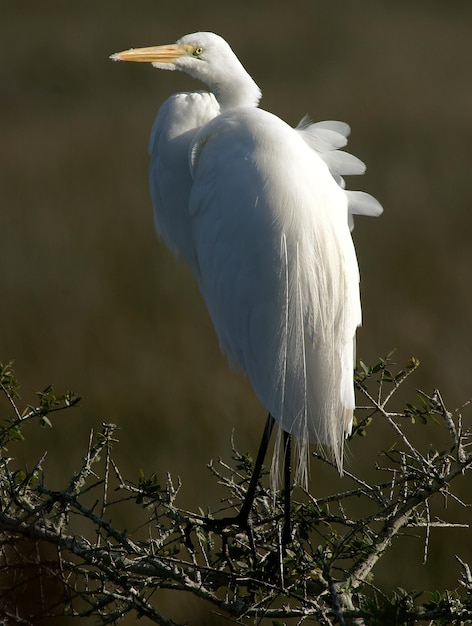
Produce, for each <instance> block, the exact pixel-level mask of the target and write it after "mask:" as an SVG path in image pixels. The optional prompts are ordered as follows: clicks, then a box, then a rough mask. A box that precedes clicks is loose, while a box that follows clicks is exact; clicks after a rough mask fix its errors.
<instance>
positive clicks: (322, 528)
mask: <svg viewBox="0 0 472 626" xmlns="http://www.w3.org/2000/svg"><path fill="white" fill-rule="evenodd" d="M417 367H418V363H417V361H415V360H411V361H409V362H408V363H407V365H406V367H405V368H404V369H403V370H400V371H399V372H396V373H393V372H392V371H391V368H392V364H391V362H390V360H389V359H384V360H382V361H380V363H379V364H377V365H376V366H374V367H367V366H365V365H364V364H362V363H361V365H360V367H359V368H358V370H357V373H356V384H357V388H358V392H359V395H360V397H361V398H363V403H364V404H363V405H362V406H361V407H359V409H358V411H357V424H356V427H355V429H354V434H353V436H356V435H357V436H358V435H363V434H365V432H366V429H367V428H368V427H369V426H370V425H372V424H377V423H380V422H381V421H384V422H385V421H386V422H387V423H388V424H389V426H390V427H391V428H392V429H393V430H392V432H393V435H394V438H395V439H394V445H391V446H389V448H388V449H387V450H386V451H384V452H382V453H381V455H382V457H383V459H384V461H383V463H382V465H377V473H378V475H379V476H380V477H381V480H379V481H377V482H374V483H373V482H372V481H368V480H366V479H365V478H364V477H362V476H357V475H354V474H353V473H351V472H345V478H344V481H345V486H344V489H343V491H342V492H340V493H334V494H331V495H328V496H326V497H323V498H318V499H316V498H315V497H314V496H313V495H312V494H310V493H307V492H304V491H303V490H300V497H298V498H294V501H293V538H292V543H291V545H290V546H289V547H288V548H282V546H281V541H280V536H281V520H282V511H283V500H282V499H281V497H280V496H279V494H274V493H272V492H271V490H270V489H269V488H268V487H263V486H262V485H261V487H260V490H259V492H258V495H257V498H256V503H255V507H254V513H253V521H254V525H253V526H254V527H253V532H254V540H255V545H256V550H257V554H256V555H254V553H253V550H251V546H250V543H249V541H248V538H247V536H246V535H245V533H243V532H241V531H240V530H239V529H237V528H229V529H226V530H224V531H222V532H221V536H218V534H216V533H215V532H214V531H213V530H212V529H211V527H210V526H209V525H208V524H207V523H206V518H205V517H202V516H201V515H197V514H194V513H190V512H188V511H185V510H182V509H181V508H179V507H178V505H177V502H178V496H179V489H180V483H178V484H177V485H175V484H174V482H173V481H172V479H171V477H170V476H167V480H166V481H165V483H164V484H162V485H161V483H160V481H159V480H158V478H157V476H156V475H152V476H150V477H145V476H144V475H141V476H140V477H139V481H138V483H133V482H132V481H128V480H126V479H125V478H123V475H122V473H121V472H120V470H119V468H118V465H117V463H116V461H115V459H114V457H113V446H114V445H115V446H116V444H117V440H116V438H115V429H116V427H115V426H114V425H113V424H104V425H103V426H102V430H101V432H100V433H99V434H93V433H91V436H90V440H89V444H88V447H87V450H86V452H85V454H84V457H83V460H82V464H81V467H80V469H79V470H78V471H77V472H76V473H75V474H74V476H72V478H71V479H70V480H68V481H66V482H65V485H64V488H63V489H59V490H52V489H50V488H49V487H48V486H47V475H46V472H45V466H46V457H45V456H43V457H42V458H41V459H40V460H39V461H38V462H36V463H34V464H33V468H32V469H31V470H29V471H25V470H23V469H21V468H15V467H14V460H13V459H12V458H9V457H7V456H2V457H1V459H0V504H1V509H0V531H1V535H0V604H1V606H2V608H0V619H4V620H6V621H7V622H8V623H17V624H30V623H33V620H34V618H35V617H37V616H38V615H40V616H41V617H48V616H49V617H52V616H60V615H71V616H74V615H75V616H81V617H86V616H94V617H95V618H96V619H98V622H99V623H101V624H115V623H118V622H119V621H120V620H121V619H122V617H123V616H125V615H126V614H128V613H132V614H134V615H135V616H145V617H147V618H148V619H149V620H150V621H151V622H153V623H156V624H161V625H166V626H176V623H175V622H174V621H173V620H172V618H171V617H169V616H167V615H164V614H163V612H162V611H161V610H160V608H159V607H158V603H157V602H156V601H155V599H154V594H155V591H156V590H157V589H173V590H178V591H182V592H184V591H185V592H189V593H191V594H193V595H194V596H196V597H197V598H201V599H202V600H205V601H206V602H207V603H209V604H210V605H212V606H213V607H214V608H215V610H217V611H218V612H219V613H223V614H225V615H227V616H230V617H231V618H232V619H233V620H236V621H237V623H239V624H243V623H259V620H260V619H261V618H270V619H272V620H279V619H288V618H290V617H293V618H297V619H298V620H299V621H298V623H300V624H301V623H302V622H305V621H306V620H311V621H316V622H317V623H319V624H323V625H326V626H328V625H332V624H336V623H338V624H341V625H343V624H346V625H348V624H357V625H362V624H367V623H368V624H384V623H398V624H408V623H414V622H415V621H418V620H426V621H429V622H430V623H436V622H437V623H440V622H441V623H456V624H460V623H465V622H466V621H467V620H472V575H471V570H470V567H469V565H468V564H467V563H466V562H465V561H463V560H462V559H461V558H460V557H459V556H457V557H456V558H457V562H458V565H459V566H460V571H459V573H458V578H459V580H458V581H457V584H456V585H455V587H456V590H455V591H454V592H444V593H443V594H441V593H439V592H435V594H433V595H432V596H425V595H424V594H423V595H422V596H420V595H419V594H413V593H407V592H401V593H400V592H397V591H394V592H393V594H391V595H389V594H385V593H381V592H380V591H379V590H377V589H376V588H375V587H374V586H373V584H372V579H371V575H372V571H373V570H374V568H375V565H376V564H377V563H378V561H379V559H381V558H385V559H388V555H389V548H390V546H391V544H392V542H393V541H394V540H396V538H397V537H398V536H399V534H400V531H402V530H403V529H406V528H425V529H426V541H425V555H426V554H427V548H428V543H429V541H430V536H429V530H430V528H432V527H458V528H461V527H463V526H464V525H463V524H457V523H455V522H454V521H450V520H443V519H439V518H438V517H437V516H432V515H431V510H430V504H429V503H430V499H431V497H432V496H434V495H435V494H442V495H443V496H444V497H447V498H453V499H455V500H456V501H457V502H459V503H460V504H463V505H464V506H466V504H465V503H463V502H462V501H461V499H460V498H459V497H458V495H457V494H456V493H455V492H454V489H453V486H454V484H455V480H456V478H457V477H459V476H462V475H464V474H467V473H468V472H469V470H470V469H471V465H472V455H471V454H470V453H469V452H468V445H469V442H468V438H469V433H468V432H467V430H465V429H464V424H463V417H462V415H461V413H460V411H456V412H451V411H449V410H448V409H447V408H446V406H445V404H444V401H443V399H442V396H441V394H440V393H439V391H437V390H435V391H434V392H433V393H432V394H431V395H428V394H425V393H424V392H419V393H418V403H417V405H413V404H407V405H406V406H405V407H404V408H403V409H402V410H398V409H397V410H395V411H393V410H391V409H390V404H391V403H392V401H393V400H394V398H395V392H396V390H397V389H398V388H399V387H400V385H401V384H402V383H403V382H404V381H405V380H406V379H407V378H408V377H409V376H411V374H412V373H413V372H414V371H415V369H416V368H417ZM16 388H17V383H16V380H15V378H14V375H13V372H12V370H11V367H10V366H0V391H1V392H3V394H4V395H5V396H6V399H7V403H8V404H9V406H10V408H11V409H12V411H13V415H12V417H7V418H6V419H5V420H4V426H3V427H2V428H1V429H0V444H1V445H2V450H5V449H6V446H7V444H8V446H9V447H11V446H12V445H13V444H14V443H15V441H16V440H18V439H20V438H22V437H23V436H24V435H23V429H24V427H25V426H26V425H27V424H29V423H31V421H32V420H34V419H39V420H41V419H42V420H44V419H46V420H48V418H47V415H48V414H50V413H51V412H52V411H54V412H56V411H60V410H65V409H68V408H70V407H71V406H73V405H75V404H76V403H77V401H76V400H75V398H76V396H74V395H73V394H64V395H62V396H56V395H55V393H54V390H53V389H52V388H51V387H50V388H48V389H47V390H45V392H42V393H41V394H38V395H39V405H38V407H31V406H29V407H26V408H25V410H24V411H21V410H20V408H19V406H18V396H17V393H16ZM466 406H468V403H466V404H465V405H464V408H465V407H466ZM412 422H416V423H418V422H419V423H430V422H434V423H438V424H439V425H440V427H441V424H442V425H443V427H444V431H445V432H447V433H448V436H449V441H448V442H446V444H445V445H444V449H443V450H434V449H433V448H432V447H431V446H425V447H424V448H422V449H419V448H418V446H417V445H415V444H414V443H413V441H411V440H410V438H409V436H408V434H407V430H408V429H407V428H405V426H406V425H407V424H409V423H412ZM44 423H45V424H46V425H47V423H48V422H47V421H46V422H44ZM314 457H315V462H317V463H323V464H327V465H328V466H330V465H331V463H330V462H329V461H328V460H326V459H325V458H324V457H323V456H321V455H320V454H317V453H315V454H314ZM375 457H376V455H375V454H372V458H373V459H374V460H375ZM251 469H252V460H251V459H250V457H248V456H247V455H241V454H240V453H239V452H238V451H237V450H236V449H233V462H232V463H230V464H229V463H225V462H223V461H220V462H219V463H218V464H216V465H214V464H210V470H211V471H212V473H213V475H214V477H215V479H216V480H217V481H218V482H219V483H220V484H221V485H223V487H224V488H225V490H226V494H227V496H226V497H225V499H224V510H227V509H231V508H235V509H237V508H238V507H239V506H240V505H241V502H242V500H243V498H244V494H245V490H246V488H247V484H248V480H249V477H250V473H251ZM334 471H335V470H334V468H333V472H334ZM360 501H362V502H364V503H366V504H367V505H368V506H366V507H364V509H363V510H364V511H365V510H368V511H369V513H363V514H359V513H358V510H359V509H358V508H356V503H358V502H360ZM117 511H125V512H126V514H128V511H132V512H133V515H135V516H137V517H138V518H140V520H139V523H138V530H136V531H135V532H134V533H128V532H127V531H126V530H122V529H120V528H118V527H117V526H116V525H113V524H112V522H111V521H109V520H110V519H111V518H112V513H113V517H114V518H115V519H116V518H117V517H118V516H117V515H116V512H117ZM219 513H220V512H219ZM458 532H461V531H460V530H458ZM28 543H29V544H32V545H33V546H35V549H34V550H32V551H29V552H25V550H24V545H25V544H28ZM44 546H46V547H47V546H50V547H52V548H53V552H52V553H51V550H50V549H49V550H46V551H45V550H44ZM46 553H47V556H45V554H46ZM51 554H52V555H53V556H51ZM6 572H8V576H6V575H5V573H6ZM32 576H36V577H39V578H40V579H41V584H42V587H41V588H42V594H41V606H40V607H38V610H37V615H32V614H31V613H27V612H25V611H23V610H22V606H21V597H22V594H24V590H25V589H26V588H27V587H28V584H29V581H30V580H31V577H32ZM28 577H29V578H28ZM48 581H49V582H50V581H54V583H55V585H56V586H55V593H53V594H49V595H48V592H47V588H48V584H47V583H48ZM58 585H59V587H58ZM58 588H59V590H60V593H59V594H58V592H57V589H58ZM393 614H394V615H395V616H396V618H395V619H396V620H397V621H395V622H392V621H391V619H390V617H391V615H393ZM399 615H401V619H400V618H398V616H399ZM389 616H390V617H389ZM398 620H400V621H398Z"/></svg>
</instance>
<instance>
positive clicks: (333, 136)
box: [295, 116, 383, 230]
mask: <svg viewBox="0 0 472 626" xmlns="http://www.w3.org/2000/svg"><path fill="white" fill-rule="evenodd" d="M295 130H296V131H297V132H298V133H299V134H300V136H301V137H302V138H303V140H304V141H305V142H306V143H307V144H308V145H309V146H310V148H312V149H313V150H314V151H315V152H316V153H317V154H318V155H319V156H320V157H321V158H322V159H323V161H324V162H325V163H326V165H327V166H328V168H329V171H330V172H331V174H332V175H333V177H334V179H335V180H336V182H337V183H338V185H340V187H342V188H343V189H344V188H345V182H344V178H343V176H352V175H359V174H364V172H365V164H364V163H363V162H362V161H361V160H360V159H358V158H357V157H355V156H354V155H352V154H350V153H349V152H345V151H344V150H340V149H339V148H342V147H344V146H345V145H346V144H347V138H348V136H349V134H350V132H351V129H350V127H349V125H348V124H346V123H345V122H338V121H333V120H329V121H324V122H316V123H313V122H311V120H310V119H309V118H308V117H307V116H305V117H304V118H303V119H302V120H301V121H300V123H299V124H298V126H297V128H296V129H295ZM346 195H347V198H348V207H349V214H348V221H349V228H350V229H351V230H352V229H353V228H354V218H353V215H368V216H371V217H378V216H379V215H381V213H382V212H383V208H382V205H381V204H380V202H379V201H378V200H377V199H376V198H374V197H373V196H371V195H370V194H368V193H365V192H363V191H347V192H346Z"/></svg>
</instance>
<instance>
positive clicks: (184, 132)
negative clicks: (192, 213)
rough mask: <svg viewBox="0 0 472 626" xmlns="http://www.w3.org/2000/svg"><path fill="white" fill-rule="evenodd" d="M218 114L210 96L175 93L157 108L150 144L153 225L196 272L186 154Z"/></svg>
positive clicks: (200, 93) (217, 107) (217, 109)
mask: <svg viewBox="0 0 472 626" xmlns="http://www.w3.org/2000/svg"><path fill="white" fill-rule="evenodd" d="M218 114H219V106H218V103H217V102H216V99H215V97H214V96H213V94H211V93H208V92H191V93H178V94H174V95H173V96H171V97H170V98H168V99H167V100H166V101H165V102H164V103H163V104H162V106H161V107H160V109H159V112H158V115H157V117H156V120H155V122H154V125H153V128H152V131H151V137H150V141H149V154H150V156H151V161H150V165H149V184H150V189H151V197H152V203H153V206H154V223H155V227H156V230H157V232H158V233H159V235H160V236H161V237H162V239H163V240H164V241H165V243H166V244H167V246H168V247H169V248H170V249H171V250H172V251H173V252H174V253H176V254H177V253H178V254H181V255H182V256H183V257H184V259H185V260H186V261H187V263H188V265H189V266H190V268H191V269H192V270H194V269H195V249H194V243H193V236H192V231H191V223H190V220H189V216H188V204H189V196H190V191H191V188H192V184H193V181H192V176H191V174H190V169H189V161H188V152H189V146H190V145H191V143H192V141H193V138H194V136H195V134H196V133H197V132H198V131H199V130H200V128H201V127H202V126H204V125H205V124H206V123H208V122H209V121H210V120H211V119H213V118H214V117H215V116H216V115H218Z"/></svg>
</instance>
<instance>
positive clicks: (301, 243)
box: [111, 32, 382, 519]
mask: <svg viewBox="0 0 472 626" xmlns="http://www.w3.org/2000/svg"><path fill="white" fill-rule="evenodd" d="M111 58H112V59H114V60H120V61H137V62H148V63H152V65H153V66H154V67H157V68H159V69H165V70H182V71H184V72H187V73H188V74H190V75H191V76H193V77H194V78H197V79H199V80H200V81H202V82H203V83H205V84H206V85H207V86H208V87H209V88H210V92H205V91H196V92H192V93H177V94H175V95H173V96H171V97H170V98H169V99H168V100H166V101H165V102H164V104H163V105H162V106H161V108H160V110H159V112H158V115H157V118H156V121H155V123H154V127H153V129H152V133H151V140H150V146H149V150H150V155H151V163H150V170H149V179H150V187H151V194H152V200H153V205H154V216H155V225H156V229H157V231H158V233H159V234H160V236H161V237H162V238H163V239H164V241H165V243H166V244H167V245H168V246H169V248H170V249H171V250H173V251H174V252H176V253H178V254H180V255H182V256H183V257H184V259H185V260H186V262H187V263H188V265H189V266H190V269H191V270H192V272H193V274H194V276H195V278H196V280H197V282H198V285H199V287H200V291H201V293H202V295H203V298H204V300H205V302H206V305H207V307H208V311H209V313H210V316H211V319H212V321H213V324H214V327H215V330H216V333H217V335H218V339H219V342H220V346H221V349H222V351H223V352H224V353H225V354H226V355H227V356H228V359H229V361H230V362H231V363H234V364H236V365H238V366H240V367H241V368H242V369H243V370H245V371H246V372H247V375H248V377H249V380H250V382H251V384H252V386H253V388H254V391H255V392H256V394H257V396H258V398H259V400H260V401H261V403H262V404H263V405H264V407H265V408H266V409H267V410H268V411H269V418H268V421H267V424H266V429H265V436H264V438H263V444H262V445H261V450H260V454H259V455H258V461H257V463H256V466H257V469H256V470H255V474H256V472H257V470H258V469H259V468H260V465H261V464H262V460H263V457H264V454H265V451H266V448H267V442H268V438H269V436H270V432H271V430H272V425H273V419H275V420H276V421H277V422H278V424H279V425H280V428H281V429H282V430H283V431H285V432H286V433H290V434H292V435H295V437H296V438H297V441H298V452H299V454H298V463H297V478H298V479H300V480H302V481H305V482H306V480H307V472H308V460H309V458H308V454H309V452H308V446H309V442H316V443H319V444H321V445H322V446H324V447H325V448H327V449H329V450H330V451H331V452H332V455H333V457H334V459H335V461H336V463H337V465H338V467H339V469H340V470H341V468H342V455H343V442H344V439H345V437H346V435H347V434H348V433H349V432H350V430H351V425H352V416H353V409H354V386H353V367H354V349H355V348H354V341H355V332H356V328H357V327H358V326H359V325H360V323H361V305H360V296H359V272H358V266H357V259H356V254H355V250H354V246H353V243H352V239H351V234H350V229H352V215H353V214H363V215H380V213H381V212H382V207H381V206H380V204H379V203H378V202H377V200H375V199H374V198H373V197H372V196H369V195H368V194H364V193H362V192H352V191H345V189H344V181H343V179H342V178H341V176H342V175H347V174H362V173H363V172H364V169H365V167H364V164H363V163H362V162H361V161H359V160H358V159H357V158H355V157H353V156H352V155H350V154H347V153H345V152H343V151H341V150H339V148H341V147H343V146H344V145H345V144H346V143H347V139H346V138H347V136H348V134H349V132H350V128H349V126H348V125H347V124H344V123H343V122H334V121H328V122H318V123H316V124H313V123H310V121H309V120H308V119H306V118H304V119H303V120H302V121H301V123H300V124H299V125H298V126H297V128H295V129H294V128H291V127H290V126H288V125H287V124H286V123H285V122H283V121H282V120H281V119H279V118H278V117H276V116H275V115H272V114H271V113H268V112H266V111H264V110H262V109H259V108H258V103H259V100H260V97H261V92H260V90H259V87H258V86H257V85H256V83H255V82H254V80H253V79H252V78H251V77H250V76H249V74H248V73H247V72H246V70H245V69H244V67H243V66H242V65H241V63H240V61H239V60H238V58H237V57H236V56H235V54H234V53H233V51H232V50H231V48H230V46H229V45H228V44H227V43H226V41H225V40H224V39H222V38H221V37H219V36H218V35H215V34H213V33H206V32H200V33H194V34H191V35H186V36H185V37H182V38H181V39H179V40H178V41H177V42H176V43H175V44H170V45H165V46H155V47H149V48H138V49H131V50H126V51H124V52H119V53H117V54H114V55H112V57H111ZM279 441H280V439H279ZM256 482H257V475H256V477H255V480H253V484H252V486H251V488H250V491H251V490H252V491H254V490H255V484H256ZM286 491H287V489H286ZM252 495H253V494H252ZM250 506H251V502H250V501H249V499H247V500H246V502H245V505H243V509H244V513H243V514H242V517H243V518H244V516H245V515H248V514H249V509H250ZM240 519H241V517H240Z"/></svg>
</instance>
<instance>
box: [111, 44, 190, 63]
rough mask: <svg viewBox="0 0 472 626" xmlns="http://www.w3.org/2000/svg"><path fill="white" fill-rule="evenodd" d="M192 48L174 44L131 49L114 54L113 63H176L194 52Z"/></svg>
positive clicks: (112, 56)
mask: <svg viewBox="0 0 472 626" xmlns="http://www.w3.org/2000/svg"><path fill="white" fill-rule="evenodd" d="M192 50H193V48H192V46H187V45H185V44H178V43H173V44H169V45H166V46H151V47H149V48H131V49H130V50H123V52H117V53H116V54H112V55H111V57H110V59H113V61H134V62H135V63H174V61H175V60H176V59H179V58H180V57H183V56H186V55H187V54H190V53H191V52H192Z"/></svg>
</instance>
